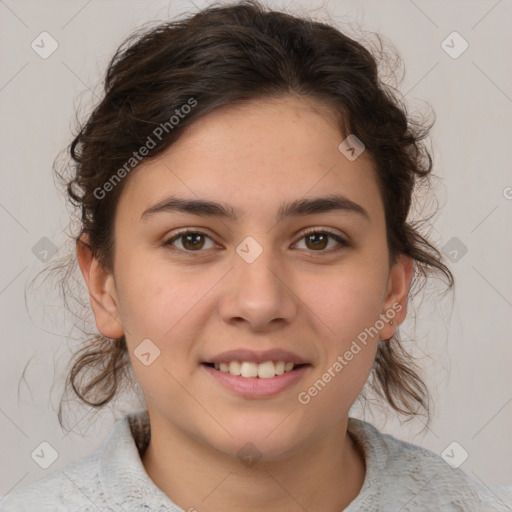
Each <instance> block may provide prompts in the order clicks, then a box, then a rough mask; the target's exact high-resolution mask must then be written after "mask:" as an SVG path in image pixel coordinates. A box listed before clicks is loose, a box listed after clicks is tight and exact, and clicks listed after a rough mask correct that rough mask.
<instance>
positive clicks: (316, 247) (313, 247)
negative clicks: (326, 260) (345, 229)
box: [301, 230, 349, 253]
mask: <svg viewBox="0 0 512 512" xmlns="http://www.w3.org/2000/svg"><path fill="white" fill-rule="evenodd" d="M302 240H304V241H305V246H306V249H307V250H309V251H312V252H325V253H331V252H336V251H338V250H341V249H343V248H345V247H348V245H349V244H348V243H347V242H346V241H345V240H344V239H343V238H342V237H341V236H339V235H336V234H334V233H331V232H330V231H320V230H316V231H310V232H308V233H306V234H305V235H304V236H303V237H302V238H301V241H302ZM330 240H334V241H335V242H336V243H337V244H334V248H333V247H332V246H331V249H332V250H326V249H327V248H328V246H329V241H330ZM336 245H338V247H336Z"/></svg>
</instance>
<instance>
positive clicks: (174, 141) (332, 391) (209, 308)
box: [2, 2, 512, 512]
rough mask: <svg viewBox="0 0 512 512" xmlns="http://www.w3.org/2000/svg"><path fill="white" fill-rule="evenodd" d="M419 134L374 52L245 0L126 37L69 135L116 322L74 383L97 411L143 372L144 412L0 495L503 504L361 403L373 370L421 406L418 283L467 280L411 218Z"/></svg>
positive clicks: (90, 278) (396, 397) (116, 500)
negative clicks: (410, 314) (369, 414)
mask: <svg viewBox="0 0 512 512" xmlns="http://www.w3.org/2000/svg"><path fill="white" fill-rule="evenodd" d="M427 133H428V128H427V127H421V126H414V125H413V124H412V123H411V122H410V120H409V119H408V117H407V115H406V112H405V108H404V107H403V106H402V105H401V104H400V102H399V100H398V99H397V98H396V96H394V95H393V93H392V92H391V91H390V90H389V89H387V88H386V87H385V86H384V85H383V83H382V82H381V81H380V79H379V77H378V74H377V64H376V60H375V58H374V57H373V56H372V55H371V54H370V53H369V52H368V51H367V50H366V49H365V48H363V46H361V45H360V44H359V43H357V42H355V41H354V40H352V39H350V38H349V37H347V36H346V35H344V34H342V33H341V32H339V31H338V30H337V29H335V28H334V27H330V26H327V25H324V24H320V23H317V22H312V21H309V20H306V19H301V18H298V17H292V16H290V15H286V14H283V13H280V12H275V11H271V10H268V9H265V8H263V7H261V6H260V5H258V4H257V3H254V2H243V3H240V4H236V5H233V6H229V7H216V8H209V9H206V10H203V11H201V12H199V13H198V14H196V15H194V16H192V17H190V18H187V19H184V20H181V21H177V22H172V23H164V24H162V25H160V26H158V27H157V28H154V29H151V30H149V31H146V32H144V33H140V34H136V35H135V36H134V37H133V38H132V39H130V40H128V41H127V42H126V43H125V44H124V45H122V46H121V48H120V49H119V50H118V52H117V53H116V55H115V56H114V58H113V59H112V61H111V63H110V65H109V67H108V70H107V74H106V79H105V95H104V97H103V99H102V101H101V102H100V104H99V105H98V106H97V107H96V109H95V110H94V112H93V113H92V114H91V115H90V117H89V119H88V120H87V122H86V123H85V125H84V126H83V127H82V129H81V131H80V133H79V134H78V135H77V137H76V138H75V139H74V141H73V143H72V144H71V146H70V152H71V156H72V158H73V160H74V162H75V167H74V175H73V176H72V177H71V179H69V182H68V193H69V198H70V200H71V201H72V203H73V204H74V205H76V206H79V207H80V208H81V212H82V225H81V230H80V232H79V234H78V235H77V237H76V242H77V244H76V248H77V259H78V262H79V265H80V269H81V272H82V275H83V277H84V280H85V283H86V285H87V289H88V292H89V295H90V300H91V306H92V309H93V311H94V315H95V320H96V326H97V328H98V330H99V332H100V333H101V336H100V335H98V336H96V337H93V338H92V339H91V340H89V342H88V343H87V344H86V345H85V346H84V348H83V349H82V350H81V352H80V353H79V354H77V357H76V359H75V361H74V364H73V366H72V368H71V371H70V377H69V383H70V385H71V386H72V387H73V389H75V391H76V392H77V394H78V396H79V397H80V398H81V399H82V400H84V401H85V402H86V403H88V404H90V405H93V406H96V407H100V406H102V405H104V404H106V403H108V402H109V401H110V400H111V399H112V398H114V397H115V396H116V394H117V391H118V388H119V387H120V386H121V383H122V379H126V378H129V376H130V374H131V373H130V372H132V370H133V375H134V376H135V377H136V380H137V382H138V384H139V385H140V388H141V389H142V391H143V394H144V398H145V402H146V406H147V410H144V411H142V412H139V413H132V414H129V415H127V416H125V417H124V418H123V420H121V421H119V422H118V423H117V424H116V425H115V427H114V429H113V431H112V433H111V434H110V436H109V437H108V438H107V439H106V441H105V443H104V445H103V446H102V448H101V449H100V450H98V451H97V452H94V453H92V454H91V455H90V456H88V457H86V458H84V459H81V460H79V461H77V462H75V463H74V464H72V465H70V466H67V467H66V468H64V469H62V470H59V471H57V472H55V473H53V474H51V475H49V476H48V477H46V478H44V479H43V480H40V481H39V482H35V483H33V484H31V485H30V486H27V487H25V488H22V489H18V490H16V491H13V492H12V493H11V494H10V495H9V496H7V497H6V498H5V499H4V500H3V502H2V510H5V511H7V512H8V511H14V510H38V511H40V510H53V511H55V510H59V511H64V510H127V511H128V510H130V511H132V510H188V511H193V510H198V511H207V512H213V511H221V510H222V511H225V510H238V511H255V510H268V511H285V510H286V511H299V510H301V511H303V510H308V511H316V510H322V511H332V512H337V511H341V510H345V511H348V512H353V511H356V510H365V511H366V510H379V511H380V510H386V511H396V510H404V511H405V510H410V511H412V510H417V511H419V510H422V511H424V510H446V511H448V510H453V511H455V510H465V511H469V510H475V511H476V510H508V508H507V506H510V505H511V504H512V492H511V491H510V488H505V487H501V488H498V487H497V486H496V488H493V489H491V487H488V486H486V485H484V484H482V483H480V482H477V481H474V480H472V479H470V478H469V476H468V475H466V474H465V473H464V472H463V471H462V470H460V469H457V468H452V467H451V466H450V465H448V464H447V463H446V462H445V461H444V460H443V459H442V458H441V457H440V456H439V455H436V454H434V453H433V452H430V451H429V450H426V449H424V448H421V447H419V446H416V445H412V444H409V443H406V442H403V441H400V440H398V439H395V438H394V437H392V436H389V435H383V434H381V433H380V432H379V431H378V430H377V429H376V428H375V427H373V426H372V425H371V424H369V423H367V422H364V421H361V420H357V419H355V418H350V417H349V410H350V408H351V406H352V405H353V403H354V402H355V400H356V399H357V398H358V396H359V395H360V394H361V392H362V390H363V387H364V385H365V383H366V382H367V381H368V380H369V379H372V382H373V384H374V386H375V387H376V389H377V390H378V391H379V392H380V393H381V394H382V395H383V396H385V397H386V399H387V400H388V402H389V404H390V405H391V407H392V408H393V409H394V410H396V411H397V412H399V413H401V414H405V415H407V416H410V417H413V416H415V415H417V414H420V411H422V410H423V411H425V413H426V414H427V416H428V392H427V388H426V386H425V384H424V383H423V382H422V380H421V379H420V377H419V376H418V374H417V373H416V371H415V368H414V365H413V363H412V362H411V359H410V357H409V356H408V355H407V353H405V352H404V351H403V349H402V348H401V345H400V340H399V336H398V331H397V329H398V326H399V325H400V324H401V323H402V322H403V321H404V319H405V317H406V313H407V304H408V300H409V298H410V297H409V295H410V290H411V287H412V284H413V283H414V282H416V281H417V280H421V278H422V277H425V276H428V275H429V274H430V273H432V274H436V273H437V274H440V275H442V276H444V277H445V278H446V280H447V282H448V285H449V286H451V285H452V284H453V278H452V275H451V273H450V271H449V269H448V268H447V267H446V266H445V264H444V263H443V262H442V260H441V257H440V254H439V252H438V251H437V250H436V249H435V247H433V246H432V245H431V244H430V243H429V242H428V241H427V240H426V239H424V238H423V237H422V236H421V235H420V233H419V232H417V231H416V230H415V228H414V227H413V226H412V225H410V224H409V223H408V222H407V216H408V213H409V209H410V206H411V201H412V197H413V192H414V191H415V187H417V186H419V185H421V184H422V183H427V182H428V179H429V175H430V172H431V158H430V155H429V153H428V151H427V150H426V149H425V148H424V146H423V145H422V142H421V141H422V140H423V138H424V137H425V136H426V135H427ZM90 370H92V371H94V372H95V373H94V377H91V378H90V379H89V380H87V379H86V378H84V375H87V372H88V371H90Z"/></svg>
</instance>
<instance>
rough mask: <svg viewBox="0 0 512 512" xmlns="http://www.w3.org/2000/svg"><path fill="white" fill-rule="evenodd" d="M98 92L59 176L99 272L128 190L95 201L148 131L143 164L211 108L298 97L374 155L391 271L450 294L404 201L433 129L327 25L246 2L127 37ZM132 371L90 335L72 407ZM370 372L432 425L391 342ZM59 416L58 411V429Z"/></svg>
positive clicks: (97, 402) (74, 379) (396, 400)
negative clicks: (408, 261) (429, 281)
mask: <svg viewBox="0 0 512 512" xmlns="http://www.w3.org/2000/svg"><path fill="white" fill-rule="evenodd" d="M378 39H379V41H380V42H381V44H382V40H381V39H380V38H378ZM381 48H382V46H381ZM104 86H105V94H104V96H103V98H102V99H101V101H100V103H99V104H98V105H97V106H96V107H95V108H94V110H93V112H92V113H91V114H90V115H89V116H88V119H87V121H86V122H85V124H83V125H82V126H81V127H80V130H79V132H78V134H77V135H76V137H75V138H74V140H73V141H72V143H71V145H70V146H69V148H68V149H69V153H70V155H71V158H72V160H73V162H74V164H73V165H72V166H70V168H69V169H71V172H72V175H71V176H69V177H66V176H65V175H64V174H61V173H59V172H57V175H58V176H59V178H60V179H61V181H62V183H64V184H65V186H66V190H67V193H68V196H69V200H70V201H71V203H72V204H73V205H74V206H75V207H78V208H79V209H80V211H81V215H82V217H81V222H80V230H79V234H78V235H77V236H75V237H74V241H75V242H78V241H79V239H80V237H81V235H82V234H84V233H86V234H87V235H88V236H89V243H90V249H91V250H92V251H93V253H94V254H95V256H96V257H97V258H98V260H99V262H100V263H101V264H102V265H103V266H104V267H105V268H108V269H112V261H113V258H112V255H113V250H114V239H113V232H112V231H113V229H112V227H113V224H114V223H113V220H114V213H115V208H116V204H117V202H118V200H119V197H120V194H121V193H122V191H123V187H124V184H125V183H126V180H125V179H124V180H120V181H119V182H118V183H116V184H115V186H113V187H110V188H109V192H108V193H107V194H104V197H101V198H99V197H98V196H99V195H100V194H99V193H98V191H99V190H105V188H104V185H105V183H107V181H109V180H111V179H112V177H113V175H114V174H115V173H116V172H117V171H118V170H119V169H121V168H123V166H126V162H127V161H129V159H130V158H131V157H132V155H133V152H134V151H136V150H138V149H139V148H141V147H142V146H144V145H145V144H146V143H147V140H148V137H151V136H152V134H153V135H154V133H155V129H156V128H157V127H159V126H167V129H166V130H163V131H162V130H160V131H162V133H161V134H160V138H158V140H155V139H157V137H155V136H153V137H152V139H153V141H154V142H155V143H156V145H155V147H153V148H152V149H151V152H150V155H149V157H155V156H157V155H158V154H160V153H162V152H163V151H165V150H166V149H167V148H168V147H169V146H170V145H172V144H173V143H174V142H175V141H176V140H177V139H178V137H179V136H180V134H181V133H182V132H183V130H184V129H185V128H186V127H187V126H189V125H190V124H192V123H194V122H195V121H196V120H197V119H199V118H200V117H201V116H204V115H205V114H207V113H208V112H211V111H212V110H214V109H216V108H218V107H220V106H223V105H232V104H236V103H240V102H244V101H250V100H254V99H255V98H261V97H269V96H273V97H276V96H280V95H285V94H296V95H299V96H301V97H303V98H305V99H308V98H311V99H316V100H319V101H321V102H323V103H325V104H327V105H329V106H330V108H331V109H333V112H336V113H338V114H339V116H340V119H342V120H343V123H342V125H341V126H340V135H343V137H345V136H347V135H348V134H354V135H356V136H357V137H358V138H359V139H360V140H361V141H363V143H364V144H365V146H366V151H368V152H369V154H370V155H371V156H372V158H373V160H374V163H375V171H376V177H377V182H378V185H379V188H380V191H381V194H382V198H383V202H384V208H385V218H386V230H387V240H388V246H389V254H390V262H394V261H395V259H396V257H397V256H398V255H400V254H405V255H408V256H410V257H411V258H413V259H414V261H415V270H414V276H413V284H417V283H419V282H420V281H421V282H424V281H425V278H426V277H428V275H429V274H430V273H433V272H435V273H440V274H441V275H442V276H444V277H445V278H446V280H447V282H448V285H449V288H451V287H452V286H453V276H452V274H451V272H450V270H449V269H448V268H447V267H446V266H445V265H444V264H443V262H442V256H441V254H440V253H439V251H438V250H437V249H436V248H435V247H434V246H433V245H432V244H431V243H430V242H428V241H427V239H426V238H424V236H422V235H421V234H420V232H419V229H418V225H417V223H412V222H408V220H407V218H408V215H409V213H410V208H411V201H412V196H413V191H415V190H417V187H419V186H421V185H426V186H428V185H429V178H430V176H429V175H430V173H431V168H432V159H431V156H430V154H429V151H428V150H427V148H426V147H425V145H424V143H423V140H424V139H425V137H426V136H427V135H428V133H429V130H430V128H431V125H429V126H424V125H422V124H421V123H415V122H413V121H412V119H411V118H410V117H409V116H408V115H407V111H406V107H405V106H404V105H403V103H402V101H401V100H400V99H399V98H398V94H397V93H396V91H395V90H394V89H393V88H392V87H391V86H389V85H385V84H384V83H383V81H382V80H381V79H380V78H379V76H378V58H377V57H376V56H374V55H372V53H370V51H369V50H367V49H366V48H365V47H364V46H362V44H360V43H358V42H356V41H355V40H353V39H351V38H350V37H348V36H346V35H344V34H343V33H341V32H340V31H339V30H338V29H336V28H334V27H333V26H330V25H328V24H325V23H321V22H317V21H311V20H308V19H305V18H300V17H295V16H291V15H288V14H285V13H281V12H275V11H272V10H269V9H267V8H265V7H263V6H261V5H260V4H258V3H256V2H252V1H245V2H240V3H237V4H234V5H230V6H214V7H210V8H207V9H205V10H203V11H200V12H199V13H197V14H195V15H192V16H190V17H188V18H186V19H182V20H179V21H172V22H165V23H161V24H159V25H158V26H156V27H152V28H150V29H141V30H139V31H138V32H136V33H134V34H133V35H132V36H130V37H129V38H128V39H127V40H126V41H125V42H124V43H122V44H121V46H120V47H119V48H118V50H117V51H116V53H115V55H114V56H113V58H112V60H111V61H110V63H109V65H108V69H107V71H106V77H105V83H104ZM191 98H193V100H194V101H195V106H194V108H191V109H188V110H187V112H188V113H187V115H185V116H180V119H179V122H178V123H176V124H173V125H172V126H171V124H170V123H169V120H170V119H171V116H173V115H176V114H177V112H176V110H177V109H180V108H181V107H182V106H183V105H186V104H187V103H188V104H190V99H191ZM165 123H167V125H166V124H165ZM158 133H160V132H158ZM341 140H342V139H340V141H341ZM125 169H126V167H125ZM101 195H103V192H102V193H101ZM80 243H83V242H80ZM73 256H74V258H75V259H76V255H73ZM65 277H66V278H69V274H66V276H65ZM410 293H411V290H410ZM130 366H131V365H130V360H129V357H128V353H127V346H126V342H125V338H124V336H122V337H121V338H119V339H115V340H109V339H107V338H105V337H104V336H102V335H98V334H94V335H92V336H91V337H89V339H88V340H87V343H86V344H84V345H83V346H82V348H81V349H80V350H79V351H78V352H77V353H76V354H75V358H74V361H73V364H72V367H71V371H70V373H69V375H68V379H67V381H66V389H67V388H68V387H69V386H71V387H72V389H73V390H74V392H75V393H76V395H77V396H78V397H79V398H80V399H81V400H83V401H84V402H85V403H87V404H88V405H90V406H92V407H95V408H100V407H101V406H103V405H105V404H107V403H108V402H110V401H111V400H112V398H114V397H115V396H116V394H117V392H118V390H119V386H120V385H121V383H122V382H123V381H124V377H125V376H127V375H128V373H129V371H130ZM372 373H373V375H372V379H370V380H371V386H372V389H374V390H375V391H376V392H377V393H378V394H379V395H380V396H381V397H385V398H386V400H387V401H388V402H389V404H390V405H391V406H392V407H393V408H394V409H395V410H396V411H398V412H399V413H401V414H403V415H406V416H409V417H414V416H416V415H417V414H418V413H419V410H420V409H423V410H424V411H426V413H427V417H428V418H427V419H428V421H429V420H430V415H429V393H428V389H427V387H426V385H425V384H424V383H423V381H422V380H421V378H420V376H419V375H418V373H417V367H416V365H415V363H414V362H413V358H412V356H411V355H409V354H408V353H407V352H406V351H405V350H404V349H403V347H402V346H401V341H400V339H399V335H398V334H397V335H395V337H394V338H392V339H391V340H388V341H387V342H385V343H379V346H378V350H377V356H376V359H375V363H374V369H373V372H372ZM61 408H62V402H61V407H60V408H59V420H60V418H61ZM61 424H62V422H61Z"/></svg>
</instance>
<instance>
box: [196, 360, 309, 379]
mask: <svg viewBox="0 0 512 512" xmlns="http://www.w3.org/2000/svg"><path fill="white" fill-rule="evenodd" d="M201 364H202V365H204V366H208V367H209V368H213V369H214V370H217V371H219V372H222V373H227V374H230V375H233V376H235V377H242V378H246V379H271V378H274V377H278V376H280V375H283V374H285V373H290V372H294V371H297V370H299V369H300V368H303V367H305V366H311V365H310V364H308V363H300V364H297V363H293V362H291V361H264V362H262V363H255V362H253V361H230V362H229V363H211V362H204V363H201Z"/></svg>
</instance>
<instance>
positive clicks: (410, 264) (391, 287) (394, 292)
mask: <svg viewBox="0 0 512 512" xmlns="http://www.w3.org/2000/svg"><path fill="white" fill-rule="evenodd" d="M413 270H414V260H413V259H412V258H410V257H409V256H406V255H405V254H401V255H400V256H399V258H398V260H397V261H396V262H395V263H394V264H393V266H392V267H391V270H390V273H389V280H388V287H387V292H386V298H385V301H384V311H383V312H382V313H383V314H384V315H385V317H386V318H387V319H388V320H387V321H386V322H385V325H384V327H383V328H382V329H381V330H380V339H381V340H389V339H390V338H392V337H393V335H394V333H395V330H396V328H397V327H398V326H399V325H400V324H401V323H402V322H403V321H404V319H405V317H406V315H407V296H408V293H409V286H410V284H411V278H412V273H413ZM386 313H387V314H386ZM393 313H394V314H393ZM391 322H393V323H391Z"/></svg>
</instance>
